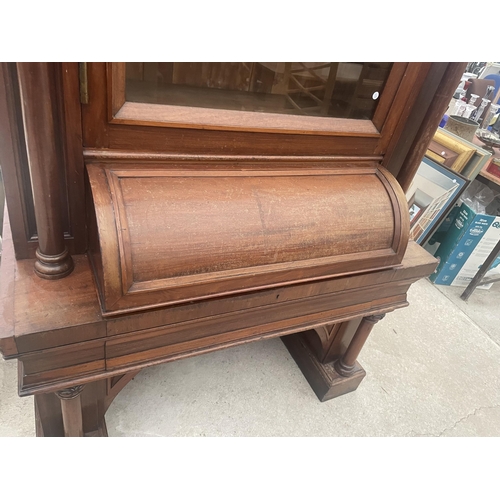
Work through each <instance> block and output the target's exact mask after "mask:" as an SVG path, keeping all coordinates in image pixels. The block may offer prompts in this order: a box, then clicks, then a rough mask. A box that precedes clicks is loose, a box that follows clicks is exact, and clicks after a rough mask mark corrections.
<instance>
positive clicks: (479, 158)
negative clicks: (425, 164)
mask: <svg viewBox="0 0 500 500" xmlns="http://www.w3.org/2000/svg"><path fill="white" fill-rule="evenodd" d="M440 134H441V135H443V136H447V137H449V138H450V140H452V141H454V142H457V143H461V144H462V145H463V146H464V147H466V148H470V149H473V150H474V154H473V155H472V157H471V158H470V160H469V161H468V162H467V164H466V165H465V167H463V168H462V170H461V171H460V174H461V175H463V176H464V177H467V179H470V180H473V179H475V178H476V177H477V175H478V174H479V173H480V172H481V170H482V169H483V168H484V167H485V166H486V165H487V164H488V162H489V161H490V159H491V156H492V154H491V153H490V152H489V151H486V149H483V148H482V147H481V146H479V145H478V144H474V143H472V142H469V141H467V140H465V139H463V138H462V137H459V136H458V135H455V134H453V133H452V132H450V131H449V130H446V129H441V131H440ZM431 159H432V158H431ZM439 163H440V162H439ZM445 165H446V164H445Z"/></svg>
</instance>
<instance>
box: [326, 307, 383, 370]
mask: <svg viewBox="0 0 500 500" xmlns="http://www.w3.org/2000/svg"><path fill="white" fill-rule="evenodd" d="M384 316H385V314H375V315H373V316H366V317H364V318H363V319H362V320H361V323H360V325H359V326H358V329H357V330H356V333H355V334H354V337H353V338H352V340H351V343H350V344H349V347H348V348H347V350H346V351H345V353H344V355H343V356H341V357H340V358H339V359H338V360H337V361H336V362H335V363H334V368H335V370H336V372H337V373H338V374H339V375H342V377H348V376H349V375H351V373H352V372H353V371H354V368H355V366H356V359H357V358H358V356H359V353H360V352H361V349H362V348H363V346H364V345H365V342H366V339H367V338H368V335H370V332H371V331H372V328H373V327H374V326H375V324H376V323H377V322H378V321H380V320H381V319H382V318H383V317H384Z"/></svg>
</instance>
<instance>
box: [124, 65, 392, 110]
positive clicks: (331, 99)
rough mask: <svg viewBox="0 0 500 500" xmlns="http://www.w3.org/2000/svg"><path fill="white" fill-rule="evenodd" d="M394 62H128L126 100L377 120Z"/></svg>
mask: <svg viewBox="0 0 500 500" xmlns="http://www.w3.org/2000/svg"><path fill="white" fill-rule="evenodd" d="M391 67H392V63H313V62H307V63H243V62H241V63H238V62H236V63H233V62H231V63H205V62H204V63H167V62H163V63H126V87H125V88H126V100H127V101H131V102H145V103H155V104H169V105H173V106H193V107H198V108H214V109H232V110H239V111H257V112H264V113H282V114H292V115H307V116H332V117H338V118H357V119H371V118H372V117H373V114H374V112H375V108H376V107H377V103H378V101H379V100H380V95H381V93H382V90H383V88H384V85H385V82H386V80H387V77H388V75H389V72H390V70H391Z"/></svg>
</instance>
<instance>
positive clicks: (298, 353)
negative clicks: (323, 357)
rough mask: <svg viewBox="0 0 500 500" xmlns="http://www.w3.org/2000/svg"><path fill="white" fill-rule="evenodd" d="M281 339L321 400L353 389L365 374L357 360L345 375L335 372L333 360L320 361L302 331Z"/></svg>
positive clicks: (326, 399)
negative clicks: (327, 361)
mask: <svg viewBox="0 0 500 500" xmlns="http://www.w3.org/2000/svg"><path fill="white" fill-rule="evenodd" d="M281 340H282V341H283V343H284V344H285V346H286V348H287V349H288V351H289V352H290V354H291V355H292V357H293V359H294V360H295V362H296V363H297V365H298V366H299V368H300V370H301V371H302V373H303V375H304V377H305V378H306V380H307V381H308V382H309V385H310V386H311V387H312V389H313V391H314V392H315V393H316V396H318V399H319V400H320V401H321V402H324V401H328V400H330V399H333V398H336V397H338V396H342V395H343V394H347V393H349V392H353V391H355V390H356V389H357V388H358V386H359V384H360V383H361V381H362V380H363V378H364V377H365V375H366V372H365V370H363V368H362V367H361V365H360V364H359V363H357V362H356V364H355V365H354V367H353V368H352V370H351V371H350V372H349V374H346V375H345V376H344V375H340V374H339V373H338V372H337V370H336V369H335V367H334V364H335V361H333V362H330V363H321V362H320V361H319V360H318V358H317V356H316V355H315V354H314V353H313V351H312V350H311V349H310V348H309V346H308V344H307V342H306V340H305V336H304V334H302V333H296V334H294V335H286V336H285V337H281Z"/></svg>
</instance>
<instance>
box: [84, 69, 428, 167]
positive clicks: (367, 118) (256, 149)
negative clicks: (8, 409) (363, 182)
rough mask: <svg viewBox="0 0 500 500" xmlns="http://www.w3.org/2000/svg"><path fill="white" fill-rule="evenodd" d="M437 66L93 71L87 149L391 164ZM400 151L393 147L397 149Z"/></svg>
mask: <svg viewBox="0 0 500 500" xmlns="http://www.w3.org/2000/svg"><path fill="white" fill-rule="evenodd" d="M429 68H430V63H338V62H337V63H330V62H320V63H311V62H308V63H293V62H292V63H205V62H204V63H161V62H159V63H87V64H86V72H87V80H88V87H87V88H88V102H87V103H85V104H83V105H82V111H83V125H84V127H83V128H84V130H83V132H84V146H85V147H86V148H87V149H90V150H95V149H102V148H104V149H106V150H108V151H111V152H116V154H126V153H127V152H129V153H130V152H131V151H134V152H150V153H158V154H162V153H163V154H182V155H204V154H206V155H240V156H241V155H242V156H255V155H257V156H273V157H276V156H285V157H289V156H300V157H304V156H312V157H337V156H341V157H353V158H363V157H366V158H367V159H378V160H382V159H383V157H384V155H385V154H386V153H387V152H389V151H390V149H391V143H392V144H395V142H396V140H397V139H398V138H399V134H400V133H401V129H402V127H403V126H404V123H405V119H406V117H407V116H408V112H409V110H410V109H411V107H412V105H413V103H414V102H415V98H416V96H417V95H418V92H419V90H420V88H421V86H422V84H423V82H424V80H425V77H426V75H427V73H428V71H429ZM392 147H393V146H392Z"/></svg>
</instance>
